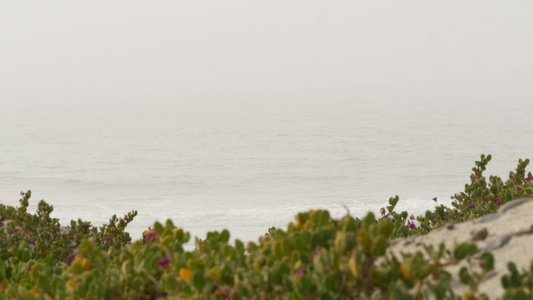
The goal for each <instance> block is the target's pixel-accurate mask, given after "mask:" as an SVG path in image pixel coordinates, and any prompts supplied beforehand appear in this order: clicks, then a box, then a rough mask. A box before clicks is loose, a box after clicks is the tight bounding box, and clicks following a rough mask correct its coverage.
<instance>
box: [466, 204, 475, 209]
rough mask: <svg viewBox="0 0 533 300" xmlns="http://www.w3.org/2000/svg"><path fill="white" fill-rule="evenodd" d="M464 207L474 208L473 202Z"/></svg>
mask: <svg viewBox="0 0 533 300" xmlns="http://www.w3.org/2000/svg"><path fill="white" fill-rule="evenodd" d="M466 208H468V209H472V208H474V204H469V205H468V206H467V207H466Z"/></svg>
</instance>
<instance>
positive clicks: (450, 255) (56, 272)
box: [0, 155, 533, 299]
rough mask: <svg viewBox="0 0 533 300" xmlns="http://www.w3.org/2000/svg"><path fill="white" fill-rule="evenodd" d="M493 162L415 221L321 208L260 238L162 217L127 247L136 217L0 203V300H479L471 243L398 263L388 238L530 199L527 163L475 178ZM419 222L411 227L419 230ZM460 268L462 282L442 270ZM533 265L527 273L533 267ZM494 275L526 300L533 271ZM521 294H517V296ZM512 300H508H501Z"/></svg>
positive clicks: (390, 213)
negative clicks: (99, 220)
mask: <svg viewBox="0 0 533 300" xmlns="http://www.w3.org/2000/svg"><path fill="white" fill-rule="evenodd" d="M490 158H491V157H490V155H488V156H484V155H483V156H482V157H481V160H480V161H478V162H476V167H474V169H473V174H472V176H471V177H470V183H469V184H466V186H465V191H464V192H461V193H457V194H455V195H454V196H453V198H454V202H453V203H452V207H445V206H443V205H440V206H437V207H436V208H435V210H434V211H428V212H426V214H425V215H423V216H418V217H416V218H415V217H412V218H411V217H410V216H409V214H408V213H407V212H401V213H396V212H395V210H394V209H395V206H396V204H397V203H398V201H399V198H398V197H397V196H396V197H393V198H391V199H390V200H389V206H387V207H385V208H383V209H382V210H381V217H380V218H379V219H377V218H376V217H375V216H374V215H373V214H372V213H369V214H367V215H366V216H365V217H364V218H362V219H359V218H354V217H352V216H350V215H345V216H344V217H342V218H339V219H333V218H331V216H330V214H329V212H328V211H327V210H310V211H308V212H302V213H299V214H297V215H296V216H295V221H294V222H291V223H289V224H288V226H287V228H286V229H280V228H270V229H269V231H268V233H267V234H265V236H263V237H261V238H260V239H259V241H258V242H249V243H248V244H247V245H245V244H244V243H243V242H242V241H239V240H235V242H234V243H230V233H229V232H228V231H227V230H222V231H220V232H219V231H213V232H209V233H208V234H207V236H206V238H205V239H198V238H196V240H195V242H196V248H195V249H194V250H192V251H186V250H184V245H185V244H186V243H187V242H189V240H190V238H191V237H190V234H189V233H188V232H186V231H184V230H183V229H181V228H178V227H175V226H174V224H173V223H172V222H171V221H170V220H168V221H167V222H166V223H165V224H161V223H158V222H156V223H155V224H154V226H153V228H149V229H148V230H147V231H146V232H145V233H144V234H143V238H142V239H140V240H137V241H134V242H133V243H131V238H130V236H129V235H128V234H127V233H126V232H125V229H126V227H127V225H128V224H129V223H130V222H131V221H132V220H133V218H134V217H135V216H136V214H137V212H136V211H132V212H131V213H128V214H127V215H125V216H124V217H123V218H120V219H118V218H117V217H116V216H113V217H112V218H111V219H110V220H109V224H107V225H103V226H101V227H99V228H96V227H94V226H92V225H91V224H90V222H84V221H81V220H78V221H77V222H74V221H73V222H71V224H70V226H68V227H61V226H60V224H59V220H57V219H54V218H51V216H50V215H51V213H52V212H53V207H52V206H51V205H48V204H47V203H46V202H44V201H40V202H39V204H38V210H37V213H36V214H30V213H28V212H27V207H28V203H29V199H30V196H31V192H30V191H28V192H26V193H23V197H22V198H21V200H20V204H21V206H20V207H18V208H14V207H10V206H8V207H6V206H0V220H1V222H2V227H1V229H0V235H2V236H3V237H5V238H3V239H0V257H1V259H0V299H158V298H160V299H166V298H176V299H178V298H179V299H181V298H190V299H204V298H210V299H217V298H220V299H247V298H253V299H256V298H259V299H275V298H283V299H354V298H358V299H390V298H393V299H425V298H436V299H453V298H456V297H457V296H459V295H455V294H454V291H453V290H452V289H451V287H450V282H451V279H452V277H455V276H456V278H458V279H459V280H460V282H461V283H462V284H463V285H464V286H465V287H466V289H467V292H466V293H465V294H463V295H461V296H462V297H463V298H464V299H476V298H478V297H483V295H480V294H479V291H478V286H479V284H480V283H481V281H482V280H483V278H484V277H485V275H487V274H488V272H490V271H491V270H492V269H493V266H494V258H493V257H492V255H491V254H489V253H485V254H483V255H482V256H481V257H480V259H478V260H471V259H470V258H471V257H472V255H474V254H475V253H476V252H477V247H476V245H475V244H469V243H462V244H457V245H455V246H453V247H452V248H451V249H446V247H445V246H444V244H443V243H442V244H440V245H439V246H438V247H434V246H432V245H426V246H424V249H423V251H418V252H415V253H412V254H401V255H399V256H398V255H394V254H392V253H391V252H389V251H387V250H388V248H389V244H390V241H391V239H394V238H397V237H406V236H409V235H413V234H425V233H427V232H429V231H431V230H433V229H435V228H439V227H441V226H443V225H444V224H446V223H449V222H455V223H457V222H462V221H466V220H469V219H472V218H476V217H479V216H481V215H484V214H488V213H491V212H494V211H496V210H497V209H498V207H499V206H500V205H501V204H503V203H505V202H508V201H512V200H513V199H514V198H517V197H525V196H531V194H532V193H533V192H532V190H533V185H532V180H533V178H532V176H531V173H529V174H528V177H526V176H525V168H526V166H527V164H528V163H529V160H525V161H522V160H520V161H519V164H518V167H517V169H516V171H515V172H511V173H510V177H509V179H508V180H507V181H506V182H505V183H504V182H503V181H502V180H501V179H500V178H498V177H494V176H491V177H490V180H489V181H486V180H485V177H484V176H483V171H484V170H485V166H486V164H487V163H488V162H489V161H490ZM415 221H416V222H415ZM465 261H466V263H467V264H466V266H464V267H462V268H461V269H460V271H459V272H458V274H450V273H448V272H447V271H446V267H447V266H450V265H456V264H459V263H461V262H465ZM532 268H533V265H532ZM509 270H510V274H509V275H506V276H504V277H503V278H502V283H503V286H504V288H505V289H506V292H505V293H506V294H505V297H508V299H512V297H522V296H521V295H526V296H529V297H530V295H531V294H532V289H533V284H532V283H531V282H532V279H531V278H532V275H531V274H532V273H533V269H532V270H527V271H525V270H524V271H523V272H522V273H519V272H518V270H516V267H512V265H510V267H509ZM517 295H518V296H517ZM509 297H510V298H509Z"/></svg>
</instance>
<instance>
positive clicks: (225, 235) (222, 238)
mask: <svg viewBox="0 0 533 300" xmlns="http://www.w3.org/2000/svg"><path fill="white" fill-rule="evenodd" d="M229 237H230V234H229V231H227V230H226V229H224V230H222V232H221V233H220V238H219V239H220V241H221V242H222V243H227V242H228V241H229Z"/></svg>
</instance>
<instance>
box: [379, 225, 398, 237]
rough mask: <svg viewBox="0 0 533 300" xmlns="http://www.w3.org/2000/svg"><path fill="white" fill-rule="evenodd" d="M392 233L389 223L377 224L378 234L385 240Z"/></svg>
mask: <svg viewBox="0 0 533 300" xmlns="http://www.w3.org/2000/svg"><path fill="white" fill-rule="evenodd" d="M393 231H394V227H393V226H392V224H391V223H390V222H379V223H378V234H382V235H383V236H385V237H386V238H389V237H390V236H391V235H392V232H393Z"/></svg>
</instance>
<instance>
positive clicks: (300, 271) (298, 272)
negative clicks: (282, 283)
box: [296, 269, 307, 276]
mask: <svg viewBox="0 0 533 300" xmlns="http://www.w3.org/2000/svg"><path fill="white" fill-rule="evenodd" d="M305 274H307V271H306V270H305V269H300V270H298V271H297V272H296V276H302V275H305Z"/></svg>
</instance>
